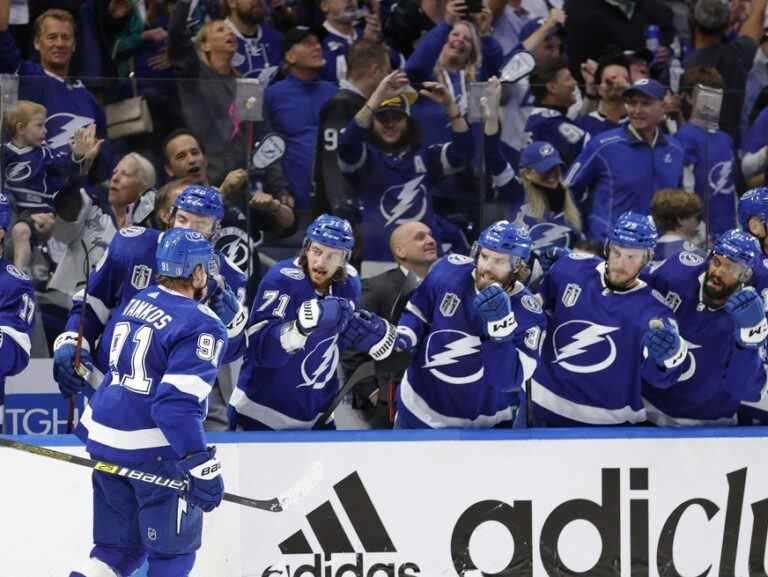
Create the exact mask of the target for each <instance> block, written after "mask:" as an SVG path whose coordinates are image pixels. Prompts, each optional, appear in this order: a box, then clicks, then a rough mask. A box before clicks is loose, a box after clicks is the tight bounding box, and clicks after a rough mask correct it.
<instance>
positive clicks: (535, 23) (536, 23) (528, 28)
mask: <svg viewBox="0 0 768 577" xmlns="http://www.w3.org/2000/svg"><path fill="white" fill-rule="evenodd" d="M545 21H546V18H534V19H533V20H529V21H528V22H526V23H525V24H523V27H522V28H521V29H520V34H518V39H519V41H520V43H521V44H522V43H523V42H525V41H526V40H528V38H530V36H531V35H532V34H533V33H534V32H536V31H537V30H538V29H539V28H541V26H542V24H544V22H545ZM559 31H560V25H557V26H555V27H554V28H552V30H551V31H550V33H549V34H547V38H549V37H550V36H552V35H553V34H557V33H558V32H559Z"/></svg>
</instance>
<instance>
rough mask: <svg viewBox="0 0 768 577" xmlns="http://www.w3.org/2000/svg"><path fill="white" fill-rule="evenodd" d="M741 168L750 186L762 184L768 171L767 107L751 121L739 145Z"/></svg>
mask: <svg viewBox="0 0 768 577" xmlns="http://www.w3.org/2000/svg"><path fill="white" fill-rule="evenodd" d="M741 154H742V156H741V170H742V172H743V174H744V179H745V180H746V181H747V183H748V185H749V186H750V187H755V186H762V185H763V184H764V183H765V174H766V171H768V107H766V108H763V110H762V111H761V112H760V114H758V115H757V118H755V120H754V121H753V122H752V124H751V126H750V127H749V129H748V130H747V133H746V135H745V136H744V142H743V143H742V145H741Z"/></svg>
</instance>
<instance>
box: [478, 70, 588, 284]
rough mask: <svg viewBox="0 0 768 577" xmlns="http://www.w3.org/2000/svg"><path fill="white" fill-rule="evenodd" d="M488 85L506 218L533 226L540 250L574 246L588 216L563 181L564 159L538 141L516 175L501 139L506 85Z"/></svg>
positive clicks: (494, 163) (494, 165)
mask: <svg viewBox="0 0 768 577" xmlns="http://www.w3.org/2000/svg"><path fill="white" fill-rule="evenodd" d="M569 74H570V73H569ZM488 84H489V88H488V90H487V92H486V96H485V98H484V99H483V100H481V107H482V112H483V118H484V121H485V123H484V126H483V130H484V132H485V166H486V170H487V172H488V173H489V174H490V175H491V182H492V186H493V188H494V192H495V196H496V197H497V198H498V199H499V200H500V201H501V202H502V203H503V204H504V208H505V212H506V217H507V218H508V219H509V220H512V221H514V222H517V223H520V224H525V225H526V226H527V227H528V229H529V234H530V236H531V240H532V242H533V248H534V250H536V251H540V250H544V249H546V248H547V247H550V246H556V247H560V248H569V247H571V246H573V244H574V243H575V242H576V241H580V240H582V239H583V234H582V220H581V214H580V213H579V209H578V207H577V206H576V203H575V202H574V200H573V196H572V195H571V192H570V191H569V190H568V188H566V187H565V186H564V185H563V181H562V177H563V168H564V165H565V163H564V162H563V159H562V158H561V157H560V154H559V153H558V151H557V149H555V147H553V146H552V145H551V144H550V143H548V142H543V141H534V142H532V143H531V144H529V145H528V146H526V147H525V148H524V149H523V151H522V154H521V155H520V160H519V164H518V168H519V174H518V175H517V176H515V171H514V169H513V168H512V166H511V164H510V163H509V162H508V161H507V159H506V158H505V156H504V153H503V150H502V147H501V142H500V140H499V114H500V112H501V108H500V106H499V97H500V94H501V84H500V82H499V81H498V79H496V78H492V79H491V80H490V81H489V82H488ZM529 280H533V279H529Z"/></svg>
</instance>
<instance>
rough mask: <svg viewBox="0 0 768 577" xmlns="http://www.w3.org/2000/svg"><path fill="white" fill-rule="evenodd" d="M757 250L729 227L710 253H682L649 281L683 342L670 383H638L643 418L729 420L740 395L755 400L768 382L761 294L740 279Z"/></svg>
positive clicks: (668, 422) (680, 422)
mask: <svg viewBox="0 0 768 577" xmlns="http://www.w3.org/2000/svg"><path fill="white" fill-rule="evenodd" d="M759 255H760V246H759V245H758V243H757V241H756V240H755V239H754V238H752V236H750V235H749V233H746V232H744V231H741V230H737V229H734V230H729V231H727V232H725V233H724V234H723V235H722V236H721V237H720V238H718V239H717V241H715V244H714V246H713V247H712V251H711V253H710V255H709V257H708V258H707V259H706V260H705V259H704V258H703V257H701V256H699V255H696V254H693V253H689V252H682V253H680V254H679V255H678V256H677V258H675V257H672V258H669V259H667V260H666V261H665V262H664V264H662V265H661V266H660V267H658V268H657V269H656V270H654V272H653V273H652V274H651V276H650V278H649V280H648V282H649V284H650V285H651V286H652V287H653V288H654V289H656V290H657V291H658V292H659V293H661V295H662V296H663V297H664V299H665V301H666V302H667V304H668V305H669V306H670V308H671V309H672V310H673V311H674V313H675V318H676V319H677V325H678V328H679V332H680V336H681V337H682V338H683V339H685V341H686V343H687V345H688V354H687V355H686V359H685V362H684V363H683V365H682V367H683V373H682V374H681V375H680V376H679V377H678V379H677V383H676V384H675V386H674V387H671V388H668V389H665V390H662V389H658V388H653V387H647V386H646V387H644V388H643V400H644V404H645V410H646V414H647V415H648V420H649V421H650V422H652V423H654V424H656V425H661V426H721V425H735V424H736V412H737V410H738V409H739V404H740V402H741V401H753V402H754V401H758V400H759V399H760V395H761V392H762V389H763V387H764V385H765V382H766V371H765V367H764V366H763V358H764V357H763V353H762V352H761V349H762V347H763V344H764V342H765V339H766V337H768V321H766V318H765V308H764V304H763V300H762V299H761V298H760V296H759V294H758V293H757V292H756V291H755V290H754V289H753V288H752V287H746V286H745V285H746V284H747V283H749V282H750V281H751V280H752V269H753V267H754V266H755V264H756V259H757V258H758V256H759Z"/></svg>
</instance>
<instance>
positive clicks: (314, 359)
mask: <svg viewBox="0 0 768 577" xmlns="http://www.w3.org/2000/svg"><path fill="white" fill-rule="evenodd" d="M338 338H339V337H338V335H334V336H332V337H328V338H327V339H323V340H322V341H320V342H319V343H317V344H316V345H315V348H313V349H312V350H311V351H310V352H309V354H308V355H307V356H306V357H304V360H303V361H302V363H301V378H302V379H303V382H302V383H301V384H300V385H299V388H301V387H312V388H313V389H322V388H323V387H325V385H326V383H328V381H330V380H331V377H333V375H334V374H335V373H336V365H338V364H339V347H337V346H336V340H337V339H338Z"/></svg>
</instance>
